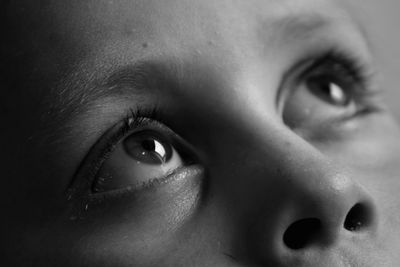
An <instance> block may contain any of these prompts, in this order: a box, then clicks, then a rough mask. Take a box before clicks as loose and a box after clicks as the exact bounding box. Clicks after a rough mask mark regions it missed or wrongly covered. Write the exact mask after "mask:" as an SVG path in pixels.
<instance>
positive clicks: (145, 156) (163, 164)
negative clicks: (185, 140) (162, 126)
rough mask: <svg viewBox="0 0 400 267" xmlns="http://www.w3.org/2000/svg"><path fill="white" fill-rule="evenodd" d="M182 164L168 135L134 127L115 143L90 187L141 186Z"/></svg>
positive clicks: (122, 187) (100, 190) (168, 173)
mask: <svg viewBox="0 0 400 267" xmlns="http://www.w3.org/2000/svg"><path fill="white" fill-rule="evenodd" d="M184 165H185V164H184V161H183V159H182V157H181V155H180V154H179V153H178V151H177V149H176V148H175V147H174V146H173V145H172V143H171V141H170V140H169V138H168V137H167V136H165V135H164V134H162V133H160V132H157V131H156V130H141V131H137V132H134V133H132V134H130V135H129V136H127V137H125V138H124V139H123V140H122V141H120V142H118V143H117V144H116V146H115V148H114V150H113V151H112V152H111V153H110V155H109V157H108V158H107V159H106V160H105V161H104V163H103V165H102V167H101V168H100V170H99V172H98V174H97V179H96V180H95V183H94V185H93V191H94V192H95V193H99V192H107V191H112V190H117V189H126V188H140V187H142V186H146V185H149V184H150V183H152V182H154V181H157V180H159V179H163V178H166V177H168V176H169V175H170V174H172V173H173V172H175V171H176V170H177V169H178V168H180V167H182V166H184Z"/></svg>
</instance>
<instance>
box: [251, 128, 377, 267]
mask: <svg viewBox="0 0 400 267" xmlns="http://www.w3.org/2000/svg"><path fill="white" fill-rule="evenodd" d="M271 140H281V141H276V142H271ZM254 141H256V142H257V140H254ZM258 141H260V140H258ZM253 151H254V157H255V158H253V161H258V162H260V164H254V165H252V166H253V167H252V168H253V171H252V172H251V173H252V174H254V175H255V176H256V177H252V179H255V180H256V181H257V186H255V187H256V189H255V190H256V191H254V192H257V193H254V194H258V199H257V202H258V203H260V204H259V206H260V208H259V209H258V211H257V214H256V215H255V216H256V217H257V219H256V220H254V221H255V225H253V226H250V228H252V229H253V230H251V232H252V238H251V241H250V243H252V244H253V245H254V244H256V246H258V247H257V249H256V251H259V252H260V255H262V257H264V258H265V257H267V258H268V259H271V258H273V259H275V260H277V261H279V258H280V257H283V256H282V255H286V256H285V257H287V256H288V255H289V257H290V256H296V257H298V256H299V255H305V254H304V253H303V254H301V253H299V252H304V251H305V250H311V251H313V252H316V251H323V250H324V249H325V250H326V249H328V248H332V247H335V246H336V245H338V244H340V242H341V241H343V239H347V238H349V236H350V235H351V236H352V237H353V238H352V240H356V239H357V238H356V237H357V236H361V235H359V233H360V232H361V231H363V232H365V231H366V230H369V232H372V229H374V227H373V226H374V225H375V219H374V218H375V208H374V203H373V200H372V198H371V197H370V196H369V194H368V193H367V192H366V191H365V190H364V189H363V188H362V187H361V186H360V185H359V184H358V183H357V182H356V181H355V180H354V179H352V177H351V176H349V175H348V174H347V173H346V172H345V171H343V169H342V168H340V166H337V165H335V164H334V163H332V162H330V161H329V159H328V157H326V156H325V155H323V154H322V153H321V152H319V151H318V150H317V149H315V148H314V147H313V146H312V145H310V144H309V143H307V142H306V141H304V140H303V139H301V138H300V137H297V136H294V135H293V136H291V135H287V136H285V134H282V135H279V137H276V138H275V139H274V138H270V139H269V141H268V142H266V143H264V145H262V146H257V147H255V148H254V150H253ZM262 159H264V160H262ZM253 186H254V185H253ZM318 253H319V252H318ZM297 259H298V258H297ZM283 261H284V260H283Z"/></svg>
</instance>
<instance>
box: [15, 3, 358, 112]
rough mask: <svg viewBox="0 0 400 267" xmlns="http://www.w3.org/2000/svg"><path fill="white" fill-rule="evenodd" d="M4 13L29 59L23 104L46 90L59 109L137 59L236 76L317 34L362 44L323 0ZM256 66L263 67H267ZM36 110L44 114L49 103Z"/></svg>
mask: <svg viewBox="0 0 400 267" xmlns="http://www.w3.org/2000/svg"><path fill="white" fill-rule="evenodd" d="M8 17H9V19H10V22H11V24H12V25H11V26H10V27H9V29H12V34H11V35H13V38H11V41H13V44H12V47H14V49H17V50H20V51H17V52H16V53H15V54H21V55H23V57H24V59H23V60H21V61H19V62H18V63H19V64H20V65H21V67H18V68H16V69H17V70H19V71H20V72H22V73H24V74H25V73H27V74H28V75H23V77H24V79H22V83H28V86H19V88H20V89H21V90H24V94H26V95H25V97H24V99H26V100H28V99H29V103H21V104H23V106H24V107H27V108H28V107H30V105H32V103H35V101H32V99H35V98H48V99H49V100H48V102H49V103H52V104H53V106H55V107H56V108H55V109H61V110H64V109H65V108H66V107H64V106H63V105H65V103H68V104H70V103H78V104H79V103H82V102H81V100H82V92H85V95H89V96H90V95H96V93H97V92H98V91H101V90H100V89H101V87H103V86H97V85H98V84H101V85H104V84H105V83H106V82H104V81H106V80H107V78H110V76H111V77H118V75H113V73H115V72H118V69H123V68H124V67H126V66H128V67H129V66H132V65H134V64H136V63H137V62H143V61H157V62H159V63H160V62H161V63H160V64H156V65H158V66H161V67H162V68H161V69H162V71H165V72H167V71H166V70H170V69H173V68H171V67H172V65H175V66H174V67H176V68H177V69H181V70H182V69H183V70H185V71H181V73H180V75H185V74H184V73H183V72H185V73H186V74H187V73H188V70H192V75H193V73H196V72H198V71H197V69H196V68H198V67H199V66H200V65H203V66H202V67H203V69H206V70H208V71H209V72H213V73H214V74H215V75H218V74H221V75H219V77H225V78H226V79H228V80H229V79H231V80H234V79H237V76H238V75H237V74H238V72H242V71H243V70H244V69H246V71H247V73H249V72H252V71H253V69H251V66H259V64H255V63H257V62H259V61H268V60H269V61H271V62H272V61H273V60H274V59H275V60H276V58H279V60H291V55H294V54H296V53H297V52H298V49H300V48H301V47H307V46H308V45H307V43H308V42H309V41H310V39H311V38H310V37H311V36H314V35H317V33H318V36H319V37H318V38H316V39H317V41H319V42H320V43H321V44H320V45H321V46H323V45H324V42H325V41H326V40H327V39H329V38H331V39H336V40H339V39H342V40H346V39H348V38H350V36H351V39H352V40H353V41H352V43H353V44H354V43H357V42H362V41H360V40H362V38H359V39H357V38H354V36H355V35H357V34H358V32H357V31H355V28H354V25H353V23H352V22H351V19H350V18H349V17H348V15H347V14H346V13H345V12H344V11H343V10H341V9H340V8H338V7H337V6H336V4H335V3H334V2H331V1H321V0H289V1H283V0H279V1H272V0H271V1H265V0H252V1H242V0H240V1H239V0H237V1H232V0H229V1H227V0H221V1H213V0H205V1H196V0H184V1H183V0H168V1H165V0H136V1H128V0H121V1H78V0H71V1H40V2H38V3H37V2H33V1H26V2H25V3H24V4H21V3H20V2H16V1H11V4H10V6H9V12H8ZM343 28H345V29H347V30H345V31H342V30H341V29H343ZM348 28H350V29H351V30H350V31H349V30H348ZM333 30H335V31H336V33H335V34H332V31H333ZM301 43H304V44H303V45H301ZM285 47H286V49H285ZM360 47H363V46H362V45H361V46H358V48H360ZM313 49H314V48H313ZM359 50H360V49H359ZM361 50H362V49H361ZM21 51H22V52H21ZM277 51H280V53H283V54H285V56H284V57H283V56H282V57H281V56H280V55H279V54H278V53H277ZM277 55H278V56H277ZM26 62H27V64H25V63H26ZM21 63H24V64H21ZM275 63H282V62H275ZM176 65H179V66H176ZM272 65H273V64H270V66H269V67H270V68H274V66H281V65H285V64H275V65H274V66H272ZM193 66H195V67H193ZM193 68H194V69H193ZM221 70H222V71H224V73H218V72H221ZM226 70H229V71H226ZM268 71H271V69H268ZM126 73H128V74H129V72H126ZM254 73H259V75H260V76H263V75H265V72H262V71H261V68H258V69H257V70H254ZM20 76H21V75H20ZM31 77H34V78H33V79H34V82H30V81H29V82H28V80H29V78H31ZM125 77H126V75H125ZM122 78H124V76H122ZM221 79H222V78H221ZM93 88H94V90H90V89H93ZM221 88H222V87H221ZM29 89H32V90H29ZM76 91H79V92H78V93H76ZM18 95H20V94H17V96H18ZM60 96H61V97H60ZM76 96H78V97H76ZM74 98H75V99H74ZM77 98H80V99H77ZM57 100H60V102H63V103H59V102H57ZM22 101H24V100H22ZM40 101H41V100H40V99H39V100H38V101H36V103H37V102H40ZM40 108H41V109H43V110H42V111H38V113H40V112H42V113H45V112H46V109H49V107H48V106H47V105H40ZM32 109H36V110H37V109H38V106H37V105H36V106H35V107H34V108H32Z"/></svg>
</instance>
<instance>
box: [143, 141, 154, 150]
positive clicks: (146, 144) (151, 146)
mask: <svg viewBox="0 0 400 267" xmlns="http://www.w3.org/2000/svg"><path fill="white" fill-rule="evenodd" d="M142 147H143V148H144V149H145V150H147V151H154V149H155V148H156V146H155V142H154V140H150V139H147V140H143V141H142Z"/></svg>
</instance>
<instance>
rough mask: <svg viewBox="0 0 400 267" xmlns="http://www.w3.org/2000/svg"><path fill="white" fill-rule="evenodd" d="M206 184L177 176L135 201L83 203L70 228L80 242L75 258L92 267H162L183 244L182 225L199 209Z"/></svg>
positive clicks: (136, 196) (127, 197)
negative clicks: (161, 264)
mask: <svg viewBox="0 0 400 267" xmlns="http://www.w3.org/2000/svg"><path fill="white" fill-rule="evenodd" d="M201 181H202V177H199V176H195V177H190V178H187V177H185V178H181V179H179V177H178V178H177V179H174V180H173V181H169V182H168V183H165V184H163V185H160V186H158V187H156V188H154V189H150V190H147V191H146V192H140V193H139V194H137V195H134V196H122V197H120V198H115V197H113V199H112V200H110V199H108V200H106V201H104V203H102V202H101V201H99V203H89V204H88V205H87V206H86V204H84V206H85V207H84V209H85V210H84V211H83V212H82V213H81V214H79V215H76V216H77V217H76V218H73V219H74V221H72V222H71V226H70V227H72V229H71V232H73V233H75V236H76V237H77V239H75V240H74V239H72V240H70V242H71V244H72V245H73V246H74V247H77V248H76V251H75V253H77V254H78V255H80V257H82V258H84V260H85V262H90V264H93V266H99V265H98V264H99V262H101V264H100V266H102V264H104V259H105V260H106V261H107V262H108V263H107V264H108V265H107V264H104V265H106V266H112V265H114V266H115V265H118V266H120V265H121V264H122V265H123V264H126V265H127V266H130V265H132V264H133V263H134V265H135V266H157V264H156V262H158V261H159V260H160V259H163V258H166V257H167V256H168V255H169V254H170V253H171V251H174V250H176V248H177V247H178V246H179V244H180V243H181V242H180V241H179V240H180V236H181V235H182V231H183V230H182V227H181V226H182V225H183V224H184V223H185V222H186V221H187V220H188V219H189V218H190V216H191V215H192V214H193V212H194V211H195V208H196V207H197V206H198V204H199V203H198V200H199V194H200V193H201V188H200V187H201V184H202V183H201ZM76 240H79V242H76ZM182 242H183V241H182ZM105 251H106V252H107V256H106V257H105V255H104V253H105ZM80 257H78V258H80ZM97 259H98V260H99V262H96V261H97ZM100 259H101V260H100ZM90 264H89V265H90ZM90 266H92V265H90Z"/></svg>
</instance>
